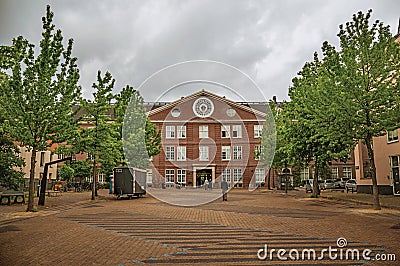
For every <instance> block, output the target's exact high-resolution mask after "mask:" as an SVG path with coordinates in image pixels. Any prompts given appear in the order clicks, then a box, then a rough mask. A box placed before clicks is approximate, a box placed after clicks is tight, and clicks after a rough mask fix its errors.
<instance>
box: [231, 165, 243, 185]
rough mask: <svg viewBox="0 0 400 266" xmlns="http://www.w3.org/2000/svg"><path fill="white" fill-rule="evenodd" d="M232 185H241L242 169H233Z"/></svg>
mask: <svg viewBox="0 0 400 266" xmlns="http://www.w3.org/2000/svg"><path fill="white" fill-rule="evenodd" d="M233 183H234V184H240V183H243V170H242V168H234V169H233Z"/></svg>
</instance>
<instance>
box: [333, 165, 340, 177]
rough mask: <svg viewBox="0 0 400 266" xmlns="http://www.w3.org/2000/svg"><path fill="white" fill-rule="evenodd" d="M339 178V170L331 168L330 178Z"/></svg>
mask: <svg viewBox="0 0 400 266" xmlns="http://www.w3.org/2000/svg"><path fill="white" fill-rule="evenodd" d="M338 177H339V169H338V168H337V167H332V178H338Z"/></svg>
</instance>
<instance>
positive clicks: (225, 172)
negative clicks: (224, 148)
mask: <svg viewBox="0 0 400 266" xmlns="http://www.w3.org/2000/svg"><path fill="white" fill-rule="evenodd" d="M224 179H225V181H226V182H227V183H228V187H231V185H232V178H231V169H229V168H225V169H224V170H222V180H224Z"/></svg>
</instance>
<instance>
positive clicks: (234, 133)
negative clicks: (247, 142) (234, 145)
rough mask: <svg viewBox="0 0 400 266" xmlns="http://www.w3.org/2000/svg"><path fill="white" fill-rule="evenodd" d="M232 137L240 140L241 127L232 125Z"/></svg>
mask: <svg viewBox="0 0 400 266" xmlns="http://www.w3.org/2000/svg"><path fill="white" fill-rule="evenodd" d="M232 137H234V138H241V137H242V126H241V125H234V126H233V128H232Z"/></svg>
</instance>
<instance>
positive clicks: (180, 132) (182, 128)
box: [178, 126, 186, 139]
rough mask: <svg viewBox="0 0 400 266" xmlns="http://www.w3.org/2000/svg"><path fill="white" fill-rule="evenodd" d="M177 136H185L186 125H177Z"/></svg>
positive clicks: (181, 137)
mask: <svg viewBox="0 0 400 266" xmlns="http://www.w3.org/2000/svg"><path fill="white" fill-rule="evenodd" d="M178 138H180V139H184V138H186V126H178Z"/></svg>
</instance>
